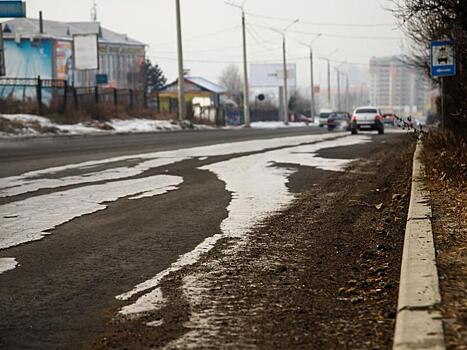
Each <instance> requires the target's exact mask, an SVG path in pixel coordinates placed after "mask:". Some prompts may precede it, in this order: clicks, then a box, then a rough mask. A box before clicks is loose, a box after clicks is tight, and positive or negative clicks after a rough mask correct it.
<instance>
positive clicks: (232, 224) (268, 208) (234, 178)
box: [116, 136, 371, 306]
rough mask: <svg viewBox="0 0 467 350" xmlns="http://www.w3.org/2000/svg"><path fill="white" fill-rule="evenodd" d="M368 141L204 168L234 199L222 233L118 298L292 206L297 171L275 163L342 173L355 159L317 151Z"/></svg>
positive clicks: (148, 286) (279, 152)
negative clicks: (293, 178)
mask: <svg viewBox="0 0 467 350" xmlns="http://www.w3.org/2000/svg"><path fill="white" fill-rule="evenodd" d="M367 142H371V138H369V137H365V136H357V137H355V136H352V137H344V138H339V139H337V140H332V141H327V142H321V143H317V144H313V145H304V146H298V147H293V148H287V149H279V150H275V151H269V152H264V153H260V154H254V155H250V156H244V157H239V158H234V159H231V160H228V161H224V162H220V163H215V164H211V165H206V166H203V167H201V168H200V169H202V170H209V171H211V172H213V173H214V174H216V175H217V177H218V178H219V179H220V180H221V181H223V182H225V184H226V189H227V190H228V191H230V192H232V200H231V202H230V204H229V206H228V208H227V210H228V212H229V216H228V217H227V218H226V219H225V220H224V221H223V222H222V224H221V229H222V232H223V234H217V235H214V236H211V237H209V238H207V239H205V240H204V241H203V242H202V243H201V244H199V245H198V246H197V247H196V248H195V249H194V250H193V251H191V252H189V253H186V254H184V255H182V256H180V257H179V259H178V260H177V261H176V262H175V263H174V264H172V266H171V267H169V268H168V269H166V270H164V271H162V272H160V273H159V274H157V275H156V276H155V277H154V278H152V279H150V280H147V281H145V282H143V283H141V284H139V285H137V286H136V287H135V288H134V289H132V290H131V291H129V292H127V293H124V294H121V295H119V296H117V297H116V298H117V299H119V300H129V299H130V298H132V297H133V296H135V295H137V294H139V293H142V292H144V291H146V290H149V289H152V288H155V287H157V286H158V285H159V284H160V282H161V281H162V279H163V278H164V277H166V276H167V275H169V274H170V273H172V272H176V271H179V270H180V269H181V268H183V267H184V266H187V265H192V264H194V263H196V262H197V261H199V259H200V258H201V256H202V255H203V254H204V253H206V252H208V251H210V250H211V249H212V248H213V247H214V245H215V244H216V243H217V241H218V240H220V239H221V238H224V237H236V238H241V239H242V238H244V237H245V235H246V233H247V232H248V230H250V229H251V228H252V227H253V226H254V225H255V224H257V223H259V222H261V221H262V220H263V219H265V218H266V217H267V216H269V215H271V214H273V213H275V212H277V211H279V210H281V209H282V208H284V207H285V206H287V205H289V204H290V203H291V202H292V200H293V199H294V195H293V194H291V193H290V192H289V191H288V188H287V182H288V178H289V176H290V175H291V174H293V173H294V172H295V170H293V169H285V168H278V167H275V166H274V164H275V163H288V164H296V165H302V166H314V167H318V168H321V169H324V170H332V171H341V170H343V169H344V168H345V167H346V166H347V165H349V164H350V163H351V162H352V160H342V159H324V158H320V157H318V156H317V155H316V153H315V152H317V151H319V150H320V149H323V148H332V147H340V146H349V145H355V144H362V143H367ZM143 297H145V296H143ZM143 297H140V298H143ZM130 306H131V305H130Z"/></svg>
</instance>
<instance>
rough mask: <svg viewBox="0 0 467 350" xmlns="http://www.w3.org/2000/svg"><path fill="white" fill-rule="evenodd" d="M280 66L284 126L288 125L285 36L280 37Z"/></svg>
mask: <svg viewBox="0 0 467 350" xmlns="http://www.w3.org/2000/svg"><path fill="white" fill-rule="evenodd" d="M282 64H283V68H282V69H283V70H284V93H283V96H282V97H283V100H284V101H283V104H284V106H283V107H284V124H285V125H289V94H288V88H287V53H286V44H285V34H284V35H283V36H282Z"/></svg>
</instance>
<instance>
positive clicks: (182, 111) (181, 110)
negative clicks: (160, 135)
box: [175, 0, 186, 120]
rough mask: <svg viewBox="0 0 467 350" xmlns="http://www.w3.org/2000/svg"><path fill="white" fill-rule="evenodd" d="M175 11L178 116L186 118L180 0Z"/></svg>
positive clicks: (176, 3) (182, 118)
mask: <svg viewBox="0 0 467 350" xmlns="http://www.w3.org/2000/svg"><path fill="white" fill-rule="evenodd" d="M175 6H176V12H177V53H178V118H179V119H180V120H185V119H186V105H185V88H184V85H185V84H184V83H185V74H184V70H183V45H182V24H181V22H182V21H181V15H180V0H175Z"/></svg>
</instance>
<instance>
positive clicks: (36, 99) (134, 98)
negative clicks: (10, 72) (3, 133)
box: [0, 77, 147, 115]
mask: <svg viewBox="0 0 467 350" xmlns="http://www.w3.org/2000/svg"><path fill="white" fill-rule="evenodd" d="M0 99H10V100H14V101H22V102H26V101H27V102H32V103H35V104H36V112H37V114H39V115H42V114H43V112H44V108H47V110H48V111H53V112H56V113H66V112H67V111H70V110H75V111H80V110H81V111H86V112H91V111H93V112H94V113H95V112H96V111H97V113H98V110H99V106H100V105H113V106H115V107H121V108H123V109H126V110H129V111H131V110H140V109H144V108H147V95H146V94H145V93H144V91H140V90H132V89H116V88H108V87H100V86H89V87H74V86H72V85H69V84H68V82H67V81H66V80H57V79H42V78H40V77H38V78H8V77H0Z"/></svg>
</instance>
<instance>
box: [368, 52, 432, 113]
mask: <svg viewBox="0 0 467 350" xmlns="http://www.w3.org/2000/svg"><path fill="white" fill-rule="evenodd" d="M370 103H371V104H372V105H376V106H379V107H381V108H382V109H383V110H384V111H388V112H395V113H398V114H415V115H417V114H418V115H423V114H425V113H426V111H427V110H428V108H429V104H430V82H429V80H428V78H427V77H426V76H425V74H424V72H423V71H422V70H421V69H417V68H416V67H413V66H411V65H409V64H407V63H406V58H405V57H404V56H390V57H373V58H372V59H371V60H370Z"/></svg>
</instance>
